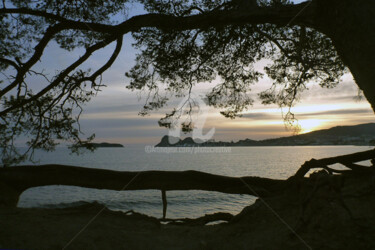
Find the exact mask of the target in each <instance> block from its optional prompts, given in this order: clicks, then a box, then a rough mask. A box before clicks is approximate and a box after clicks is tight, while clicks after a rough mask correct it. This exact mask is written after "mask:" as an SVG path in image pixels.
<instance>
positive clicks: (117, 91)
mask: <svg viewBox="0 0 375 250" xmlns="http://www.w3.org/2000/svg"><path fill="white" fill-rule="evenodd" d="M139 13H142V11H141V10H139V8H138V7H137V6H135V7H133V9H132V10H131V13H130V15H131V16H132V15H136V14H139ZM124 38H125V40H124V45H123V48H122V50H121V53H120V55H119V57H118V59H117V60H116V62H115V63H114V64H113V66H112V67H111V68H110V69H109V70H107V72H105V73H104V75H103V83H104V84H106V85H107V87H105V88H103V90H102V91H101V92H100V93H99V94H98V95H97V97H95V98H94V99H93V100H92V101H91V102H90V103H88V104H87V105H86V106H85V107H84V112H83V114H82V116H81V129H82V131H83V132H84V133H85V135H86V136H89V135H91V134H92V133H95V135H96V139H95V141H97V142H103V141H106V142H115V143H121V144H124V145H130V144H144V145H155V144H156V143H158V142H159V141H160V139H161V137H162V136H163V135H167V134H168V133H169V131H168V130H167V129H165V128H160V127H159V125H158V120H159V119H160V118H162V117H163V114H165V113H166V112H167V111H168V110H170V109H171V108H173V107H175V106H176V105H178V104H179V103H180V102H181V100H173V101H172V103H170V105H169V106H168V107H166V108H165V109H162V110H159V111H156V112H152V113H151V114H150V115H148V116H146V117H142V116H139V115H138V113H139V111H141V108H142V106H143V105H144V102H145V98H144V94H143V95H142V93H140V92H131V91H130V90H128V89H126V86H127V85H128V84H129V79H127V78H126V77H125V75H124V73H125V72H127V71H128V70H129V69H130V68H131V67H132V66H133V65H134V60H135V55H136V53H137V51H136V50H135V49H134V48H132V46H131V43H132V42H133V41H132V38H131V36H130V35H126V36H125V37H124ZM113 48H114V46H113V44H111V45H109V46H108V48H105V49H103V50H101V51H100V52H98V53H95V54H94V55H93V57H92V59H91V60H90V61H89V63H88V64H87V65H86V66H89V67H92V68H97V67H100V65H102V64H103V62H105V60H107V59H108V58H109V56H110V55H111V52H112V51H113ZM80 52H81V51H77V50H75V51H73V52H71V53H66V52H64V51H62V50H61V49H59V48H58V47H57V46H56V45H54V44H51V45H50V46H48V48H47V49H46V52H45V53H44V55H43V57H42V60H41V62H40V64H38V65H37V66H36V67H37V68H39V69H42V68H44V69H47V71H52V72H53V71H54V70H56V69H61V68H63V67H64V66H68V65H69V64H70V63H71V62H72V61H73V60H75V59H76V58H77V57H78V56H79V55H80ZM263 64H264V63H263ZM263 64H262V63H260V64H259V65H257V66H256V67H262V66H263ZM270 84H271V81H270V79H268V78H267V77H264V78H262V79H260V81H259V82H258V83H257V84H255V85H254V86H253V87H252V92H251V94H250V95H251V96H252V97H253V99H254V100H255V102H254V105H253V106H252V107H250V108H249V109H248V110H247V111H246V112H244V113H243V117H241V118H236V119H234V120H231V119H227V118H224V117H223V116H221V115H220V114H219V110H215V109H213V108H209V107H206V110H205V112H204V114H203V116H204V117H203V118H202V117H198V118H197V119H198V120H199V121H202V120H203V119H204V118H205V119H206V120H205V123H204V127H203V128H204V129H203V133H206V132H207V131H208V130H210V129H212V128H214V129H215V133H214V134H213V139H215V140H216V141H218V140H224V141H231V140H234V141H237V140H240V139H245V138H250V139H255V140H260V139H267V138H276V137H281V136H290V135H292V134H293V133H294V132H293V131H291V130H287V129H286V128H285V124H284V122H283V119H282V112H283V110H280V109H279V108H278V107H277V106H275V105H270V106H264V105H262V104H261V103H260V101H259V99H258V98H257V95H256V94H257V93H259V92H260V91H262V90H265V89H267V88H268V87H269V86H270ZM209 86H212V84H208V83H202V84H200V85H199V86H198V87H197V88H195V89H193V93H195V94H197V95H201V94H203V93H205V92H206V91H207V89H209ZM357 93H358V88H357V86H356V84H355V83H354V81H353V78H352V76H351V74H350V73H348V74H346V75H344V77H343V79H342V81H341V83H340V84H339V86H337V87H336V88H334V89H323V88H321V87H319V86H318V85H316V84H314V83H313V84H311V85H310V86H309V90H308V91H306V92H305V93H303V95H302V98H301V100H300V102H299V103H297V104H296V105H295V107H293V109H292V111H293V112H294V113H295V114H296V118H297V119H298V123H299V125H300V126H301V131H300V133H306V132H310V131H313V130H317V129H325V128H330V127H333V126H338V125H356V124H361V123H369V122H375V120H374V118H375V116H374V113H373V111H372V110H371V108H370V105H369V104H368V102H367V101H366V100H363V101H358V100H356V99H355V97H356V96H357ZM285 111H286V110H284V112H285ZM182 136H186V135H183V134H182Z"/></svg>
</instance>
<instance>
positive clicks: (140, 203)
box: [18, 145, 370, 218]
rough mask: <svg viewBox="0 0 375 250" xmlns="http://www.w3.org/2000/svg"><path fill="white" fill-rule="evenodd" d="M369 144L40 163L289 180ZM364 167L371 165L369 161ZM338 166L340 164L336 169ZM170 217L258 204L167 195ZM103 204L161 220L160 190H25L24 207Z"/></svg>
mask: <svg viewBox="0 0 375 250" xmlns="http://www.w3.org/2000/svg"><path fill="white" fill-rule="evenodd" d="M369 149H370V147H368V146H290V147H289V146H287V147H286V146H280V147H232V148H229V147H228V148H220V147H215V148H179V149H178V148H163V149H162V150H160V148H153V147H152V146H139V145H135V146H126V147H124V148H98V149H97V150H96V151H94V152H93V153H89V152H88V153H85V154H81V155H74V154H71V153H70V151H69V150H68V149H67V148H57V149H56V151H54V152H43V151H37V152H36V154H35V159H36V160H39V162H38V163H36V164H52V163H53V164H64V165H73V166H82V167H89V168H99V169H111V170H118V171H147V170H165V171H184V170H197V171H202V172H207V173H212V174H218V175H226V176H236V177H239V176H260V177H268V178H277V179H287V178H288V177H290V176H291V175H293V174H294V173H295V172H296V171H297V170H298V168H299V167H300V166H301V165H302V164H303V163H304V162H305V161H307V160H310V159H311V158H315V159H320V158H325V157H332V156H337V155H342V154H349V153H355V152H360V151H365V150H369ZM364 164H365V165H367V164H368V162H364ZM336 167H337V166H336ZM166 194H167V200H168V210H167V218H186V217H188V218H196V217H200V216H204V215H205V214H211V213H216V212H228V213H232V214H237V213H239V212H240V211H241V210H242V209H243V208H245V207H246V206H248V205H250V204H252V203H254V201H255V200H256V197H253V196H250V195H235V194H223V193H219V192H209V191H200V190H192V191H168V192H167V193H166ZM85 202H98V203H101V204H104V205H105V206H107V207H108V208H110V209H112V210H119V211H129V210H133V211H135V212H139V213H143V214H146V215H150V216H154V217H157V218H160V217H162V199H161V192H160V191H159V190H140V191H111V190H97V189H89V188H81V187H71V186H45V187H35V188H30V189H28V190H26V191H25V192H24V193H23V194H22V195H21V197H20V200H19V204H18V206H19V207H28V208H30V207H42V208H63V207H70V206H76V205H81V204H84V203H85Z"/></svg>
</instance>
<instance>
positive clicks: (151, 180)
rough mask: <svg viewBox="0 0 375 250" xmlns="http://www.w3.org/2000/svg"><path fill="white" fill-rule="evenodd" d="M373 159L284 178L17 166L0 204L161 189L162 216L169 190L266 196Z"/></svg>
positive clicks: (316, 164)
mask: <svg viewBox="0 0 375 250" xmlns="http://www.w3.org/2000/svg"><path fill="white" fill-rule="evenodd" d="M371 159H372V160H373V159H375V150H368V151H365V152H360V153H354V154H348V155H342V156H336V157H330V158H324V159H320V160H316V159H311V160H310V161H306V162H305V163H304V164H303V165H302V166H301V168H300V169H299V170H298V171H297V172H296V174H295V175H294V176H292V177H291V178H289V179H288V180H275V179H269V178H261V177H252V176H246V177H229V176H222V175H214V174H209V173H204V172H199V171H141V172H126V171H113V170H105V169H93V168H83V167H75V166H66V165H41V166H18V167H7V168H1V169H0V206H3V207H15V206H17V203H18V199H19V196H20V195H21V194H22V192H23V191H25V190H26V189H29V188H32V187H39V186H48V185H68V186H79V187H86V188H95V189H109V190H118V191H124V190H147V189H156V190H161V192H162V201H163V219H165V218H166V212H167V196H166V192H167V191H170V190H205V191H216V192H222V193H228V194H248V195H253V196H256V197H268V196H271V195H274V194H276V193H278V192H282V191H283V190H284V189H285V188H286V187H288V186H289V185H290V183H291V182H293V181H295V180H304V176H305V175H306V173H307V172H308V171H309V170H311V169H314V168H323V169H326V170H327V171H328V172H330V173H333V172H335V173H344V172H346V171H342V170H335V169H332V168H329V167H328V166H329V165H332V164H336V163H341V164H343V165H344V166H346V167H348V168H350V169H351V170H350V171H351V172H358V173H370V172H369V171H371V172H373V171H374V170H373V169H374V168H369V167H364V166H360V165H357V164H354V163H355V162H360V161H364V160H371Z"/></svg>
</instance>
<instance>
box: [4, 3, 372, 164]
mask: <svg viewBox="0 0 375 250" xmlns="http://www.w3.org/2000/svg"><path fill="white" fill-rule="evenodd" d="M359 2H360V3H359ZM369 2H370V1H354V0H347V1H338V0H313V1H306V2H302V3H300V4H293V3H291V2H289V1H287V0H272V1H266V0H259V1H258V2H256V1H249V0H232V1H229V0H214V1H207V0H189V1H188V0H175V1H169V0H168V1H167V0H160V1H154V0H139V1H136V0H120V1H80V0H75V1H47V0H40V1H16V0H14V1H11V0H9V1H3V2H2V3H1V4H0V19H1V24H0V41H1V42H0V70H1V72H2V78H1V79H2V81H1V82H0V138H1V141H0V148H1V150H2V157H3V159H2V162H3V164H12V163H17V162H20V161H22V160H24V159H25V157H28V156H30V154H31V153H32V150H33V149H38V148H40V149H46V150H52V149H53V148H54V147H55V145H56V144H57V143H58V142H59V141H70V142H72V143H73V144H74V145H75V146H77V147H73V149H74V150H77V149H78V147H79V146H81V145H82V144H85V143H87V142H89V141H90V140H92V139H93V137H90V138H87V139H84V140H82V139H81V138H80V135H81V134H80V128H79V115H80V113H81V111H82V108H81V106H82V105H83V104H84V103H86V102H88V101H89V100H90V99H91V98H92V97H93V96H95V94H96V93H97V91H98V90H100V89H101V88H102V87H103V83H102V77H101V76H102V74H103V72H105V71H106V70H107V69H108V68H110V67H111V65H112V64H113V62H114V61H115V60H116V58H117V56H118V54H119V52H120V50H121V48H122V42H123V41H122V40H123V36H124V35H125V34H127V33H131V34H132V35H133V37H134V39H135V41H136V42H135V44H134V46H135V47H136V48H138V49H139V51H140V53H139V54H138V56H137V58H136V62H135V65H134V67H133V68H132V69H131V70H130V71H129V72H126V77H128V78H130V85H129V86H127V87H128V88H129V89H131V90H147V91H148V92H149V93H150V94H149V98H148V100H147V103H146V105H145V106H144V110H143V111H142V112H141V113H142V114H144V113H147V112H149V111H151V110H155V109H159V108H161V107H163V106H164V105H166V103H167V101H168V96H170V94H172V95H175V96H185V95H189V94H190V91H191V88H192V86H194V85H196V84H200V83H204V82H209V81H212V80H214V79H220V83H219V84H217V85H216V86H215V87H214V88H213V89H212V90H211V92H210V93H208V94H207V102H208V104H209V105H212V106H214V107H218V108H220V109H221V110H222V111H221V113H222V114H223V115H224V116H226V117H229V118H234V117H236V116H238V115H240V114H241V112H242V111H243V110H244V109H245V108H247V107H248V106H249V105H251V104H252V102H253V100H252V99H250V97H249V92H250V91H251V85H252V84H253V83H254V82H256V81H257V80H258V79H259V78H260V77H262V74H263V73H265V74H267V75H268V76H269V77H270V78H271V79H272V80H273V85H272V87H271V88H270V89H269V90H267V91H265V92H262V93H260V94H259V97H260V99H261V100H262V102H263V103H264V104H278V105H279V106H280V107H290V106H292V105H293V103H294V102H295V101H296V100H298V98H299V94H300V93H301V92H302V91H304V90H306V89H307V86H308V84H309V83H311V82H318V83H319V84H320V85H321V86H322V87H325V88H332V87H335V86H336V85H337V84H338V83H339V79H340V76H342V75H343V73H344V72H345V71H346V70H347V67H348V68H349V70H350V71H351V72H352V73H353V75H354V77H355V79H356V81H357V84H358V85H359V87H360V88H361V89H362V90H363V91H364V94H365V96H366V98H367V99H368V100H369V101H370V103H371V104H372V106H373V107H374V105H375V91H374V92H372V90H373V89H374V84H372V82H371V83H370V80H369V79H371V76H372V75H373V74H374V73H373V72H372V71H373V70H372V71H370V70H368V69H367V68H366V69H363V67H362V68H361V67H360V66H361V63H362V61H363V63H367V65H368V66H371V63H372V65H373V63H374V61H375V60H372V59H373V57H374V54H372V52H373V51H374V49H373V48H369V47H368V48H367V49H368V53H369V54H365V53H362V54H360V55H358V56H357V54H356V53H355V50H356V48H357V47H360V46H362V45H361V44H359V43H360V42H362V43H363V44H364V45H366V44H371V41H373V40H371V39H374V34H373V33H374V32H373V30H372V33H371V27H374V21H373V20H372V19H373V18H372V16H373V15H370V14H371V13H373V12H374V8H373V7H374V6H373V5H374V4H373V3H369ZM134 3H138V4H142V5H143V7H144V9H145V10H146V11H147V13H148V14H144V15H139V16H133V17H130V18H127V10H128V6H129V4H134ZM338 3H340V4H341V5H337V4H338ZM358 5H361V6H362V7H361V8H362V9H361V10H362V12H363V13H362V12H361V13H360V14H356V15H350V11H352V10H356V9H358V8H359V7H358ZM337 6H339V7H337ZM353 6H354V7H356V8H354V7H353ZM336 7H337V8H336ZM333 9H335V11H336V12H335V13H333V12H332V13H329V11H332V10H333ZM115 16H117V17H118V16H121V19H122V20H125V21H123V22H118V23H117V22H115V21H114V20H118V18H114V17H115ZM330 18H331V19H332V20H333V21H332V22H330ZM361 18H362V19H361ZM343 20H344V21H343ZM337 23H341V26H338V25H337ZM363 23H365V24H366V27H360V28H358V25H360V24H363ZM333 26H335V27H337V29H336V30H335V29H333V28H332V27H333ZM340 29H341V30H340ZM343 29H344V31H343ZM345 29H346V31H345ZM359 29H363V31H360V30H359ZM345 32H346V33H348V32H352V33H353V34H352V36H353V38H350V39H352V40H350V39H347V41H346V40H345V41H346V42H343V41H342V37H345V36H348V35H347V34H346V33H345ZM355 32H357V33H358V34H359V35H358V34H357V33H355ZM361 32H362V33H363V32H365V34H362V33H361ZM354 33H355V34H354ZM366 33H367V34H366ZM361 35H363V36H364V37H366V35H367V36H369V39H368V40H366V41H365V40H364V39H362V38H361ZM356 39H357V40H356ZM357 41H360V42H358V44H357ZM53 42H55V43H57V44H58V45H59V46H60V47H61V48H62V49H64V50H66V53H70V52H71V51H72V50H73V49H75V48H82V49H84V50H85V52H84V53H83V54H82V55H81V56H80V57H79V58H78V59H77V60H76V61H74V62H73V63H72V64H70V65H69V66H67V67H66V68H61V69H56V72H55V75H53V76H50V75H48V76H47V75H46V74H45V73H44V72H43V71H37V70H36V69H35V68H36V67H35V66H36V65H37V64H38V61H39V60H40V58H41V56H42V55H43V52H44V50H45V48H46V46H47V45H49V44H51V43H53ZM110 44H116V46H115V48H114V50H113V53H112V55H109V56H108V59H107V61H103V64H102V66H101V67H99V68H96V69H85V68H83V67H82V65H83V64H84V63H85V62H86V61H88V60H89V59H90V57H91V55H92V54H93V53H94V52H96V51H98V50H100V49H102V48H104V47H106V46H109V45H110ZM356 46H357V47H356ZM372 47H373V46H372ZM352 55H355V56H352ZM352 58H354V59H353V60H357V61H358V62H359V61H360V60H361V59H363V60H362V61H361V63H357V61H352ZM261 60H268V61H269V62H270V63H269V65H268V66H266V67H265V68H264V72H259V71H257V70H256V69H255V68H254V64H255V63H257V62H259V61H261ZM369 63H370V65H369ZM35 76H37V77H39V79H41V81H42V80H43V82H42V83H41V84H40V85H39V87H38V86H32V85H31V84H30V79H31V78H32V77H35ZM372 79H373V78H372ZM104 80H105V79H104ZM40 86H42V87H40ZM176 113H177V112H176V110H174V111H173V112H172V113H170V114H167V116H166V117H165V118H163V119H161V121H160V125H162V126H166V127H168V126H170V125H171V120H172V119H173V118H174V117H175V116H176V115H177V114H176ZM292 116H293V115H292V114H291V113H289V112H288V113H287V115H286V118H287V119H289V118H292ZM190 125H191V124H190ZM187 129H189V126H188V128H187ZM25 137H26V138H28V145H29V146H30V150H29V152H27V153H26V154H23V153H22V154H21V153H19V152H18V151H17V150H16V148H15V147H14V141H15V140H17V139H19V138H25Z"/></svg>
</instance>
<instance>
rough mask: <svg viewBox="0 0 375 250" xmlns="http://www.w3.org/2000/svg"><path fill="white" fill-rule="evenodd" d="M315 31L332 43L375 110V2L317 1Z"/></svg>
mask: <svg viewBox="0 0 375 250" xmlns="http://www.w3.org/2000/svg"><path fill="white" fill-rule="evenodd" d="M314 4H315V6H316V7H315V20H314V23H315V24H316V26H317V27H316V28H317V29H318V30H319V31H321V32H323V33H325V34H326V35H327V36H328V37H330V38H331V39H332V41H333V44H334V46H335V47H336V50H337V52H338V54H339V55H340V57H341V59H342V60H343V62H344V63H345V64H346V65H347V66H348V68H349V69H350V71H351V73H352V75H353V77H354V79H355V81H356V83H357V85H358V87H359V88H360V89H361V90H363V93H364V95H365V97H366V98H367V100H368V101H369V102H370V104H371V106H372V109H373V110H374V111H375V1H373V0H344V1H343V0H315V2H314Z"/></svg>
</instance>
